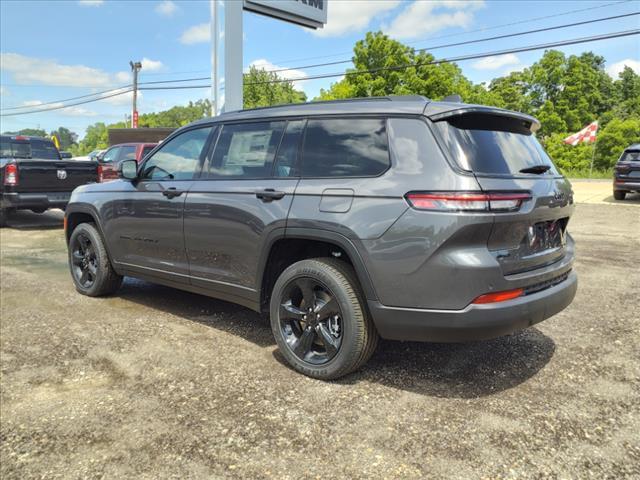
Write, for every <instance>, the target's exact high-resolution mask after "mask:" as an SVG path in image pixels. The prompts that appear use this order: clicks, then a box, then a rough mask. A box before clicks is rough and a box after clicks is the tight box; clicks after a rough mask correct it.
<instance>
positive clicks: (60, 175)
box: [57, 170, 67, 180]
mask: <svg viewBox="0 0 640 480" xmlns="http://www.w3.org/2000/svg"><path fill="white" fill-rule="evenodd" d="M57 174H58V179H59V180H64V179H65V178H67V171H66V170H58V172H57Z"/></svg>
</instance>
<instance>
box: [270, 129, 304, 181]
mask: <svg viewBox="0 0 640 480" xmlns="http://www.w3.org/2000/svg"><path fill="white" fill-rule="evenodd" d="M304 122H305V121H304V120H293V121H291V122H288V123H287V129H286V131H285V132H284V137H282V142H280V148H279V149H278V154H277V155H276V168H275V170H274V176H276V177H297V176H298V175H300V172H299V171H298V169H297V165H296V161H297V158H298V147H299V146H300V135H301V134H302V130H303V129H304Z"/></svg>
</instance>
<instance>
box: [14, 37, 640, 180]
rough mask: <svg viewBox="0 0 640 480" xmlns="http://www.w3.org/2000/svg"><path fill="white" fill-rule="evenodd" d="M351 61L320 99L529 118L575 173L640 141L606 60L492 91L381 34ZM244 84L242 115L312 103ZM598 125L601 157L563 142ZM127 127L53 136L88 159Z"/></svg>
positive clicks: (635, 101) (145, 119) (190, 112)
mask: <svg viewBox="0 0 640 480" xmlns="http://www.w3.org/2000/svg"><path fill="white" fill-rule="evenodd" d="M352 62H353V67H352V68H349V69H347V71H346V75H345V76H344V77H343V78H342V79H341V80H339V81H337V82H334V83H333V84H331V86H330V87H329V88H328V89H326V90H324V89H322V90H321V91H320V95H319V96H318V97H316V98H315V99H314V100H335V99H344V98H353V97H370V96H384V95H424V96H425V97H427V98H430V99H433V100H440V99H442V98H444V97H446V96H449V95H454V94H457V95H460V97H461V98H462V100H463V101H464V102H467V103H477V104H482V105H490V106H495V107H500V108H506V109H510V110H516V111H520V112H524V113H527V114H530V115H533V116H534V117H537V118H538V119H539V120H540V121H541V123H542V128H541V129H540V130H539V131H538V132H537V135H538V138H539V139H540V141H541V142H542V144H543V145H544V146H545V148H546V149H547V151H548V152H549V154H550V155H551V157H552V158H553V159H554V160H555V162H556V164H557V165H558V167H559V168H560V169H561V170H563V171H564V172H565V173H569V174H580V173H581V172H582V173H583V172H584V171H586V170H587V169H588V168H589V166H590V163H591V160H592V158H593V159H594V165H595V167H596V169H601V170H607V169H610V168H611V167H612V166H613V165H614V164H615V162H616V160H617V158H618V157H619V155H620V153H621V152H622V150H623V149H624V148H625V147H626V146H628V145H629V144H631V143H638V142H640V75H638V74H636V73H635V72H634V71H633V70H632V69H631V68H629V67H625V68H624V70H623V71H622V72H621V73H620V74H619V76H618V78H617V79H612V78H611V77H610V76H609V75H608V74H607V72H606V71H605V59H604V57H602V56H599V55H595V54H594V53H592V52H584V53H582V54H580V55H570V56H567V55H565V54H564V53H562V52H560V51H557V50H547V51H545V53H544V54H543V56H542V57H541V58H540V60H538V61H537V62H535V63H534V64H533V65H531V66H530V67H527V68H523V69H522V70H519V71H513V72H511V73H509V74H508V75H505V76H502V77H498V78H495V79H493V80H492V81H491V82H489V83H488V84H486V83H480V84H477V83H473V82H472V81H470V80H469V79H468V78H467V77H465V75H464V74H463V73H462V70H461V69H460V67H459V66H458V65H457V64H456V63H449V62H442V63H438V62H437V61H436V59H435V57H434V56H433V55H432V54H430V53H428V52H426V51H422V50H416V49H414V48H412V47H410V46H408V45H405V44H403V43H402V42H399V41H397V40H393V39H391V38H389V37H388V36H387V35H385V34H383V33H382V32H369V33H367V34H366V36H365V37H364V38H363V39H362V40H359V41H358V42H356V44H355V46H354V49H353V57H352ZM244 80H245V85H244V108H254V107H264V106H271V105H279V104H286V103H297V102H304V101H306V100H307V97H306V95H305V94H304V92H301V91H299V90H297V89H296V88H295V87H294V84H293V82H292V81H279V80H283V79H282V78H280V77H279V76H278V74H277V73H274V72H268V71H265V70H261V69H258V68H256V67H251V68H250V70H249V72H247V73H246V74H245V76H244ZM274 81H275V82H274ZM210 115H211V103H210V102H209V100H198V101H196V102H189V104H188V105H185V106H175V107H173V108H170V109H169V110H165V111H162V112H157V113H147V114H142V115H140V117H139V120H138V125H139V127H175V128H177V127H180V126H182V125H186V124H188V123H190V122H192V121H194V120H197V119H200V118H202V117H206V116H210ZM594 120H598V122H599V125H600V130H599V132H598V141H597V143H596V148H595V151H594V148H593V146H592V145H587V144H580V145H578V146H575V147H572V146H569V145H566V144H564V143H563V141H562V140H563V139H564V138H565V137H567V136H568V135H570V134H571V133H575V132H577V131H578V130H580V129H582V128H583V127H584V126H586V125H587V124H589V123H591V122H593V121H594ZM124 127H128V125H126V124H125V122H117V123H112V124H109V125H107V124H105V123H103V122H98V123H95V124H93V125H91V126H89V127H88V128H87V130H86V134H85V136H84V138H83V139H82V140H81V141H80V142H77V141H76V139H77V136H76V135H75V134H74V133H73V132H70V131H69V130H68V129H65V128H64V127H60V128H59V129H58V130H57V131H55V132H52V133H56V132H57V133H56V134H57V135H58V139H59V140H60V143H61V146H62V148H63V149H69V150H71V152H72V153H73V154H74V155H83V154H86V153H88V152H90V151H92V150H95V149H102V148H106V147H107V146H108V140H107V131H108V129H109V128H124ZM21 132H26V130H23V131H21ZM29 132H39V131H36V130H29ZM39 133H43V134H46V132H44V131H42V132H39ZM23 134H35V133H23Z"/></svg>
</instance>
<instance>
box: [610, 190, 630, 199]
mask: <svg viewBox="0 0 640 480" xmlns="http://www.w3.org/2000/svg"><path fill="white" fill-rule="evenodd" d="M626 195H627V192H625V191H623V190H614V191H613V198H615V199H616V200H624V197H625V196H626Z"/></svg>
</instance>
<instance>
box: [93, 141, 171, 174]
mask: <svg viewBox="0 0 640 480" xmlns="http://www.w3.org/2000/svg"><path fill="white" fill-rule="evenodd" d="M156 145H158V144H157V143H121V144H119V145H113V146H111V147H109V148H108V149H107V150H105V152H104V153H103V154H101V155H98V162H99V167H98V181H99V182H108V181H110V180H116V179H117V178H118V165H119V164H120V162H122V161H123V160H135V161H136V162H138V164H139V163H140V162H142V159H143V158H144V157H145V156H146V155H147V154H148V153H149V152H150V151H151V150H153V149H154V148H155V147H156Z"/></svg>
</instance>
